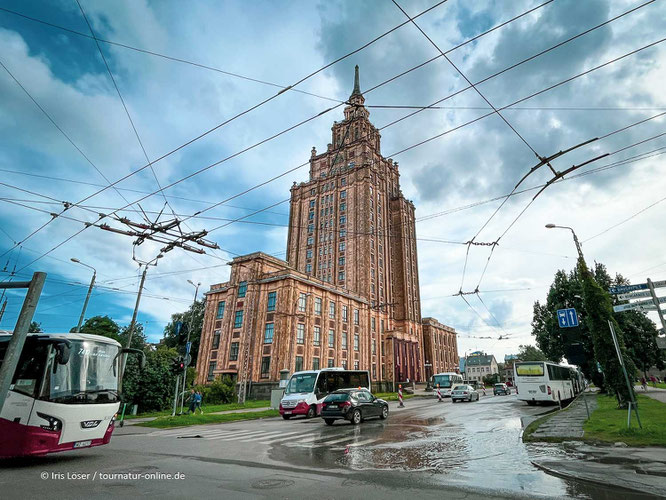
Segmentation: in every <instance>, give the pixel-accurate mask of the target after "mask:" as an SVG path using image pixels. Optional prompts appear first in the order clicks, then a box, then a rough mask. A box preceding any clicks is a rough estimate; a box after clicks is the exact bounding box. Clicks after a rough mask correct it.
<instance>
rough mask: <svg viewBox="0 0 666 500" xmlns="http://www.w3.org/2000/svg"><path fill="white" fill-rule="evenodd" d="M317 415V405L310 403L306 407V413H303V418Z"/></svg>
mask: <svg viewBox="0 0 666 500" xmlns="http://www.w3.org/2000/svg"><path fill="white" fill-rule="evenodd" d="M316 416H317V407H316V406H315V405H310V408H308V413H307V414H306V415H305V418H314V417H316Z"/></svg>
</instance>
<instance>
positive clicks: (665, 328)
mask: <svg viewBox="0 0 666 500" xmlns="http://www.w3.org/2000/svg"><path fill="white" fill-rule="evenodd" d="M647 284H648V288H649V289H650V295H652V301H653V302H654V305H655V307H656V308H657V314H658V315H659V319H660V320H661V328H662V331H663V332H664V333H665V334H666V320H664V311H662V310H661V306H660V305H659V299H658V298H657V294H656V293H655V292H654V283H652V280H651V279H650V278H648V279H647Z"/></svg>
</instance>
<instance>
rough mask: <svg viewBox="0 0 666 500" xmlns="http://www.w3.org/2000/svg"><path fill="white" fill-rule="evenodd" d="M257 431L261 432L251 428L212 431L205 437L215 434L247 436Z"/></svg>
mask: <svg viewBox="0 0 666 500" xmlns="http://www.w3.org/2000/svg"><path fill="white" fill-rule="evenodd" d="M256 432H259V431H257V430H254V431H251V430H245V431H238V432H235V431H210V432H206V433H205V437H213V436H220V437H221V436H229V437H238V436H245V435H247V434H255V433H256Z"/></svg>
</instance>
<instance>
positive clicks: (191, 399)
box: [187, 389, 196, 415]
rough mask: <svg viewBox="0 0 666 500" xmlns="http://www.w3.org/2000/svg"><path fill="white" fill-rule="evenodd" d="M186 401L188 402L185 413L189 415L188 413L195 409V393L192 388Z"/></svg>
mask: <svg viewBox="0 0 666 500" xmlns="http://www.w3.org/2000/svg"><path fill="white" fill-rule="evenodd" d="M187 402H188V404H189V406H188V408H187V414H188V415H189V414H190V413H194V412H195V410H196V393H195V392H194V389H192V390H191V391H190V395H189V397H188V399H187Z"/></svg>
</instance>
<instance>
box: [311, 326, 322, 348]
mask: <svg viewBox="0 0 666 500" xmlns="http://www.w3.org/2000/svg"><path fill="white" fill-rule="evenodd" d="M320 340H321V328H320V327H318V326H315V327H314V336H313V344H314V345H319V343H320Z"/></svg>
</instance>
